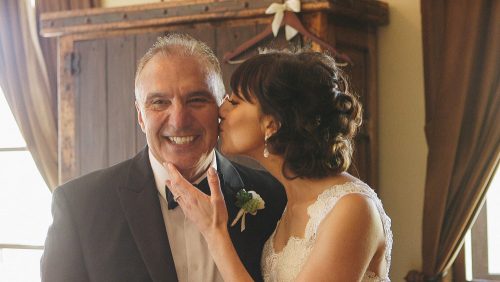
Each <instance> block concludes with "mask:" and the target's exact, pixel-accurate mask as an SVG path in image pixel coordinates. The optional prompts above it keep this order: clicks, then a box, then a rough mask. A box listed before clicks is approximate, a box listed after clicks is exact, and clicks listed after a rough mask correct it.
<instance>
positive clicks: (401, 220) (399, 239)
mask: <svg viewBox="0 0 500 282" xmlns="http://www.w3.org/2000/svg"><path fill="white" fill-rule="evenodd" d="M101 1H102V4H103V6H105V7H112V6H124V5H132V4H144V3H148V2H161V1H159V0H101ZM276 2H278V1H276ZM385 2H387V3H388V4H389V14H390V24H389V25H388V26H386V27H382V28H380V29H379V39H378V49H379V50H378V51H379V54H378V58H379V69H378V73H379V115H380V116H379V129H380V135H379V136H380V137H379V138H380V140H379V144H380V147H379V158H380V163H379V165H380V167H379V173H380V175H379V179H380V183H379V186H380V190H381V191H380V197H381V198H382V201H383V202H384V206H385V208H386V210H387V213H388V214H389V216H390V217H391V218H392V230H393V232H394V248H393V254H392V267H391V279H392V280H393V281H403V280H404V276H405V275H406V273H407V272H408V271H409V270H411V269H420V268H421V264H422V259H421V253H420V250H421V242H422V235H421V234H422V231H421V230H422V213H423V198H424V183H425V166H426V156H427V146H426V143H425V136H424V120H425V116H424V114H425V113H424V82H423V59H422V38H421V24H420V18H421V16H420V1H418V0H403V1H401V0H385Z"/></svg>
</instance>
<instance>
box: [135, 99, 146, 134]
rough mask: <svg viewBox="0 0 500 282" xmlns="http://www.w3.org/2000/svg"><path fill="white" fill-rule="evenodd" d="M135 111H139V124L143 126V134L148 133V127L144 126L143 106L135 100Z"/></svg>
mask: <svg viewBox="0 0 500 282" xmlns="http://www.w3.org/2000/svg"><path fill="white" fill-rule="evenodd" d="M135 109H136V110H137V122H138V123H139V125H140V126H141V129H142V132H144V133H146V127H145V125H144V119H143V117H142V111H141V106H139V102H137V100H135Z"/></svg>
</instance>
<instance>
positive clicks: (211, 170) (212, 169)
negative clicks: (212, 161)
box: [208, 167, 215, 176]
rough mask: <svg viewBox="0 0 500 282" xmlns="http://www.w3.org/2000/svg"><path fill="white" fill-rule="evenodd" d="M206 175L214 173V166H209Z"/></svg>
mask: <svg viewBox="0 0 500 282" xmlns="http://www.w3.org/2000/svg"><path fill="white" fill-rule="evenodd" d="M208 175H210V176H214V175H215V168H213V167H210V168H209V169H208Z"/></svg>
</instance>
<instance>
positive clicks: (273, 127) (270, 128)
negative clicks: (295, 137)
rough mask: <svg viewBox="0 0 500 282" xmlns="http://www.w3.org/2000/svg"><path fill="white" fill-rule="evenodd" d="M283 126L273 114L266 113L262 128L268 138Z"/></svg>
mask: <svg viewBox="0 0 500 282" xmlns="http://www.w3.org/2000/svg"><path fill="white" fill-rule="evenodd" d="M280 127H281V123H280V122H279V121H278V120H277V119H276V118H275V117H273V116H271V115H265V116H264V117H263V118H262V130H263V132H264V136H265V137H266V139H267V138H269V137H271V136H273V135H274V134H275V133H276V132H277V131H278V130H279V129H280Z"/></svg>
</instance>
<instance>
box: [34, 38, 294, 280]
mask: <svg viewBox="0 0 500 282" xmlns="http://www.w3.org/2000/svg"><path fill="white" fill-rule="evenodd" d="M135 94H136V108H137V116H138V122H139V124H140V126H141V128H142V130H143V131H144V133H145V134H146V139H147V144H148V145H147V147H146V148H145V149H144V150H143V151H142V152H140V153H139V154H137V155H136V156H135V157H134V158H132V159H129V160H127V161H124V162H122V163H120V164H117V165H115V166H113V167H110V168H107V169H103V170H99V171H96V172H93V173H91V174H88V175H85V176H83V177H80V178H78V179H75V180H73V181H70V182H68V183H66V184H64V185H62V186H61V187H58V188H57V189H56V191H55V192H54V196H53V217H54V222H53V224H52V226H51V227H50V229H49V232H48V235H47V239H46V243H45V251H44V254H43V257H42V260H41V276H42V280H43V281H222V279H221V277H220V274H219V272H218V270H217V267H216V266H215V263H214V261H213V259H212V258H211V257H210V254H209V252H208V247H207V245H206V243H205V241H204V239H203V237H202V235H201V234H200V233H199V232H198V231H197V230H196V227H195V226H194V225H193V224H192V223H190V222H189V221H188V220H187V219H186V218H185V217H184V214H183V212H182V210H181V209H180V208H179V207H177V203H176V202H175V201H174V199H172V194H171V193H170V191H169V190H168V187H166V186H165V183H166V180H167V179H168V173H167V171H166V170H165V168H164V167H163V164H164V163H173V164H174V165H175V166H176V167H177V168H178V169H179V171H180V172H181V173H182V174H183V176H184V177H185V178H186V179H188V180H189V181H191V182H192V183H194V184H199V185H198V186H199V189H200V190H202V191H204V192H205V193H209V188H208V186H207V184H206V180H204V178H205V176H206V172H207V170H208V168H209V167H210V166H213V167H215V169H216V170H217V171H218V172H219V177H220V179H221V185H222V191H223V193H224V197H225V201H226V205H227V208H228V212H229V217H230V219H232V218H234V217H235V216H236V214H237V213H238V210H239V208H238V207H236V206H235V201H236V193H237V192H238V191H240V190H241V189H243V188H246V189H251V190H255V191H256V192H257V193H259V194H260V195H261V197H262V198H263V199H264V200H265V201H266V208H265V209H263V210H260V211H259V212H258V213H257V215H255V216H249V217H247V220H246V229H245V230H244V231H240V228H239V226H235V227H230V229H229V230H230V234H231V238H232V240H233V243H234V244H235V246H236V249H237V252H238V255H239V256H240V258H241V260H242V262H243V263H244V265H245V267H246V268H247V270H248V271H249V272H250V273H251V275H252V277H253V278H254V279H255V280H262V278H261V275H260V256H261V252H262V247H263V244H264V242H265V240H266V239H267V238H268V236H269V235H270V234H271V233H272V230H273V229H274V227H275V225H276V221H277V220H278V218H279V217H280V215H281V213H282V211H283V208H284V205H285V202H286V199H285V194H284V192H283V190H282V188H281V186H280V184H279V183H278V182H277V181H276V180H275V179H274V178H272V177H271V176H270V175H269V174H267V173H265V172H262V171H256V170H252V169H249V168H245V167H243V166H241V165H238V164H235V163H232V162H230V161H229V160H227V159H225V158H224V157H223V156H222V155H220V154H219V153H218V152H217V151H215V150H214V147H215V145H216V142H217V133H218V105H220V103H221V101H222V97H223V95H224V86H223V83H222V78H221V71H220V66H219V63H218V61H217V59H216V57H215V56H214V54H213V52H212V51H211V50H210V48H208V47H207V46H206V45H205V44H204V43H202V42H199V41H197V40H195V39H193V38H191V37H189V36H187V35H182V34H171V35H169V36H166V37H162V38H159V39H158V41H157V42H156V43H155V45H154V46H153V47H152V48H151V49H150V50H149V51H148V52H147V53H146V54H145V55H144V57H143V58H142V59H141V60H140V62H139V65H138V68H137V73H136V79H135Z"/></svg>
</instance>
